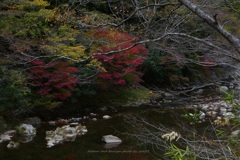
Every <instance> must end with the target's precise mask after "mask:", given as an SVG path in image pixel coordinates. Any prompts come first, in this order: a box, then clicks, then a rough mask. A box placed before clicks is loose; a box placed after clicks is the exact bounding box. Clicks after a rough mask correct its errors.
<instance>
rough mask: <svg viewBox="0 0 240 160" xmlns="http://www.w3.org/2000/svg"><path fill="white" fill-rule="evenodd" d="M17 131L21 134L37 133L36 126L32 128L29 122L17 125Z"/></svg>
mask: <svg viewBox="0 0 240 160" xmlns="http://www.w3.org/2000/svg"><path fill="white" fill-rule="evenodd" d="M18 132H19V134H21V135H23V136H31V135H36V133H37V131H36V128H34V127H33V126H32V125H31V124H24V123H23V124H21V125H20V126H19V127H18Z"/></svg>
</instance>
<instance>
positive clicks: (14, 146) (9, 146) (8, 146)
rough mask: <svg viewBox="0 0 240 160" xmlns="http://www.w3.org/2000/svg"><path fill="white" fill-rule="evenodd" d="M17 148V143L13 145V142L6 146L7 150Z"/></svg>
mask: <svg viewBox="0 0 240 160" xmlns="http://www.w3.org/2000/svg"><path fill="white" fill-rule="evenodd" d="M18 147H19V143H18V142H16V143H15V142H13V141H10V142H9V143H8V145H7V148H9V149H16V148H18Z"/></svg>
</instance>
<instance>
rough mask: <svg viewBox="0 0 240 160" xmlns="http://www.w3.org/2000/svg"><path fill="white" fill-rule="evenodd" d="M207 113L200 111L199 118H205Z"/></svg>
mask: <svg viewBox="0 0 240 160" xmlns="http://www.w3.org/2000/svg"><path fill="white" fill-rule="evenodd" d="M205 116H206V114H205V113H204V112H200V116H199V119H201V120H203V119H205Z"/></svg>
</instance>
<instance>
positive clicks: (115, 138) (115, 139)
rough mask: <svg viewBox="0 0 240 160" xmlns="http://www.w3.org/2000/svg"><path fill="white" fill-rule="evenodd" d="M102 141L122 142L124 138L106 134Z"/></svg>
mask: <svg viewBox="0 0 240 160" xmlns="http://www.w3.org/2000/svg"><path fill="white" fill-rule="evenodd" d="M102 141H104V142H105V143H122V140H121V139H120V138H118V137H116V136H113V135H105V136H103V137H102Z"/></svg>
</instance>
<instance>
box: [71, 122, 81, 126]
mask: <svg viewBox="0 0 240 160" xmlns="http://www.w3.org/2000/svg"><path fill="white" fill-rule="evenodd" d="M69 125H70V126H77V125H79V123H77V122H73V123H70V124H69Z"/></svg>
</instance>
